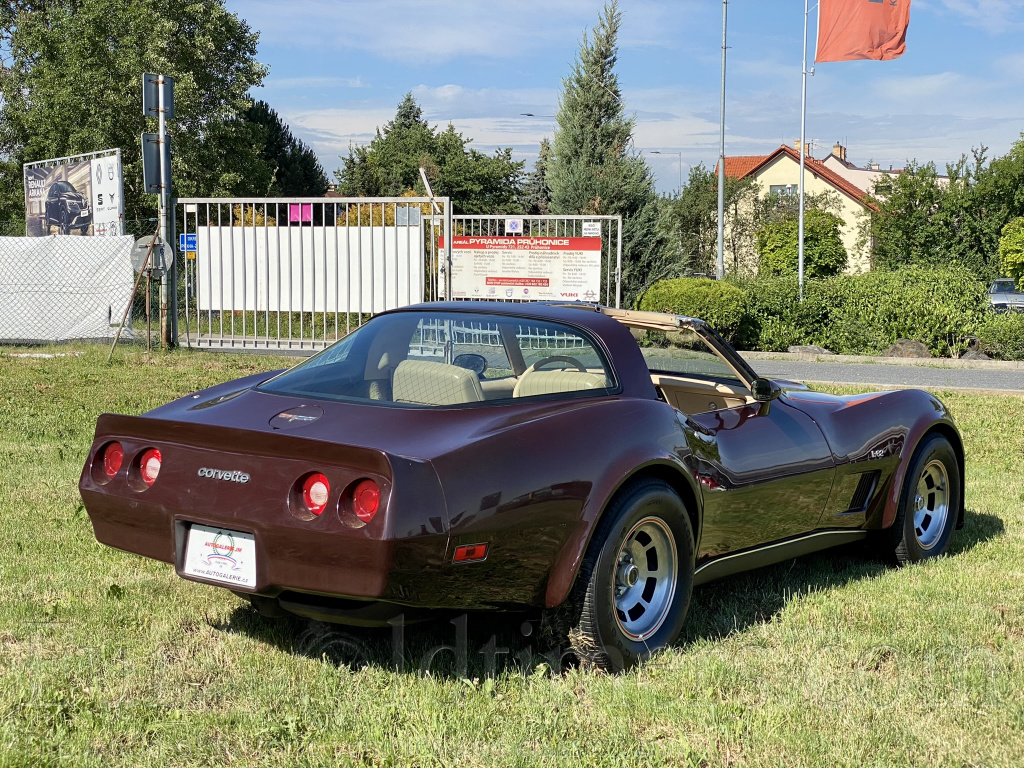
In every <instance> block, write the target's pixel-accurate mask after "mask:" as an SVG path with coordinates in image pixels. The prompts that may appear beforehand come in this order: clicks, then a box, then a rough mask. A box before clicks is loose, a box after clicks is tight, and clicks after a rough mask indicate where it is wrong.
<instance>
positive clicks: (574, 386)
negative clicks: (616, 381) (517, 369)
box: [512, 370, 608, 397]
mask: <svg viewBox="0 0 1024 768" xmlns="http://www.w3.org/2000/svg"><path fill="white" fill-rule="evenodd" d="M607 386H608V378H607V377H606V376H604V375H603V374H600V373H587V372H585V371H532V370H528V371H525V372H524V373H523V375H522V376H520V377H519V381H518V382H517V383H516V388H515V389H514V390H513V391H512V397H530V396H532V395H553V394H556V393H560V392H580V391H583V390H587V389H605V388H606V387H607Z"/></svg>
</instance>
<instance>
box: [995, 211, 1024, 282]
mask: <svg viewBox="0 0 1024 768" xmlns="http://www.w3.org/2000/svg"><path fill="white" fill-rule="evenodd" d="M999 260H1000V264H1001V266H1002V270H1003V274H1004V275H1006V276H1007V277H1012V278H1014V279H1015V280H1016V281H1017V286H1018V287H1019V288H1020V289H1021V290H1024V217H1021V216H1018V217H1017V218H1016V219H1013V220H1011V221H1010V223H1009V224H1007V225H1006V226H1005V227H1003V233H1002V237H1000V238H999Z"/></svg>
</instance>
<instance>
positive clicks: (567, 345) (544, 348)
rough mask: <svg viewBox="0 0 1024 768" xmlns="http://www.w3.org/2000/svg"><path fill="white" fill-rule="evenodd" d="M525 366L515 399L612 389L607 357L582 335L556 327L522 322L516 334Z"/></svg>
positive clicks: (554, 325)
mask: <svg viewBox="0 0 1024 768" xmlns="http://www.w3.org/2000/svg"><path fill="white" fill-rule="evenodd" d="M515 338H516V342H517V344H518V346H519V354H520V355H522V358H523V363H524V364H525V366H526V370H525V372H524V373H523V374H522V375H521V376H520V377H519V381H518V383H517V384H516V387H515V392H514V393H513V397H532V396H536V395H550V394H557V393H567V392H585V391H592V390H600V391H602V392H603V391H607V390H608V389H609V388H611V387H612V378H611V372H610V371H609V370H608V367H607V365H606V363H605V361H604V357H603V356H602V355H601V354H600V353H599V352H598V351H597V349H595V347H594V345H593V344H592V343H591V342H590V340H589V339H588V338H587V337H585V336H584V335H583V334H581V333H580V332H578V331H576V330H573V329H572V328H568V327H566V326H563V325H558V324H556V323H547V322H543V321H535V322H520V323H518V324H517V325H516V330H515Z"/></svg>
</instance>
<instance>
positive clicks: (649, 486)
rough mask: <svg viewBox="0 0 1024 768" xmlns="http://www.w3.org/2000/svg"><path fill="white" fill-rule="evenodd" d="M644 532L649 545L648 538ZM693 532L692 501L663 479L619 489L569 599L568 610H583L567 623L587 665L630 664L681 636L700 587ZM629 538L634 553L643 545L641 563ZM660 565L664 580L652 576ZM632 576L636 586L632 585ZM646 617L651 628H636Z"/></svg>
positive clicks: (577, 652) (614, 669)
mask: <svg viewBox="0 0 1024 768" xmlns="http://www.w3.org/2000/svg"><path fill="white" fill-rule="evenodd" d="M645 536H646V538H647V540H648V542H650V543H647V544H645V543H644V537H645ZM652 536H653V538H652ZM693 538H694V537H693V530H692V527H691V525H690V517H689V515H688V514H687V510H686V506H685V505H684V504H683V502H682V500H681V499H680V498H679V495H678V494H677V493H676V492H675V491H674V490H673V489H672V488H671V486H669V485H668V484H667V483H665V482H664V481H662V480H656V479H647V480H640V481H638V482H635V483H632V484H630V485H628V486H626V487H625V488H623V489H622V490H620V491H619V493H618V495H617V496H616V497H615V499H614V500H613V501H612V503H611V505H610V506H609V508H608V509H607V510H606V511H605V514H604V517H603V518H602V519H601V522H600V523H599V525H598V529H597V531H596V532H595V534H594V538H593V540H592V541H591V544H590V547H589V548H588V550H587V554H586V556H585V557H584V559H583V563H582V564H581V566H580V571H579V574H578V575H577V577H576V582H575V583H574V585H573V588H572V591H571V593H570V597H569V599H568V600H567V601H566V606H567V607H568V608H569V610H573V607H575V610H576V611H577V613H576V614H575V615H574V616H572V618H570V620H569V622H568V625H569V631H568V639H569V645H570V647H571V648H572V650H573V652H574V653H575V655H576V657H577V658H578V659H579V661H580V664H581V665H582V666H584V667H591V668H598V669H603V670H606V671H609V672H619V671H622V670H626V669H629V668H630V667H632V666H634V665H635V664H637V663H638V662H640V661H642V660H644V659H646V658H648V657H649V656H650V655H651V654H653V653H655V652H656V651H658V650H660V649H661V648H664V647H665V646H668V645H670V644H671V643H673V642H674V641H675V640H676V638H678V637H679V632H680V630H681V629H682V626H683V622H684V620H685V619H686V612H687V609H688V608H689V606H690V595H691V593H692V591H693V567H694V545H693ZM627 542H629V544H630V546H631V547H632V550H633V552H636V551H637V548H640V549H643V552H644V556H643V558H636V559H638V560H639V563H640V565H635V564H634V557H633V555H632V554H630V553H626V554H624V549H623V548H624V547H625V546H626V544H627ZM652 551H653V556H652V554H651V553H652ZM660 552H661V553H664V555H662V554H660ZM620 555H622V556H623V558H624V559H620ZM673 557H674V564H675V567H674V568H673V567H671V565H672V561H671V559H670V558H673ZM659 558H660V559H659ZM651 566H654V568H653V569H652V568H651ZM631 569H632V571H631ZM661 571H665V574H664V575H662V576H659V577H657V578H655V576H652V575H650V574H655V573H661ZM673 573H674V578H673V576H672V574H673ZM624 574H625V576H624ZM643 574H648V575H646V576H644V575H643ZM629 578H632V584H630V585H629V586H628V587H627V586H625V581H628V580H629ZM652 580H653V581H654V584H655V586H654V587H650V583H651V581H652ZM669 587H671V592H668V589H669ZM620 592H621V594H620ZM648 593H649V594H650V597H648V598H647V602H644V599H643V598H644V596H645V595H648ZM617 600H619V601H620V605H618V606H617V604H616V601H617ZM634 601H635V602H634ZM629 604H633V607H632V609H629V611H630V614H629V615H628V616H627V614H626V613H625V612H624V611H623V610H622V607H623V606H626V605H629ZM648 608H650V613H649V614H648V613H647V609H648ZM636 611H639V613H634V612H636ZM633 615H636V619H633V618H632V616H633ZM645 617H646V618H645ZM573 619H575V620H573ZM645 622H646V624H647V625H649V626H648V628H647V631H644V632H640V633H638V634H631V633H630V631H629V629H630V628H634V629H639V628H643V627H644V624H645Z"/></svg>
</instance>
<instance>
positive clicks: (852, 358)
mask: <svg viewBox="0 0 1024 768" xmlns="http://www.w3.org/2000/svg"><path fill="white" fill-rule="evenodd" d="M740 357H742V358H743V359H744V360H794V361H800V362H805V363H853V364H860V365H864V364H868V365H921V366H925V367H928V368H976V369H978V370H996V371H1017V370H1019V371H1024V361H1019V360H956V359H952V358H948V357H927V358H924V357H873V356H871V355H813V354H809V353H807V352H740Z"/></svg>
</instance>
